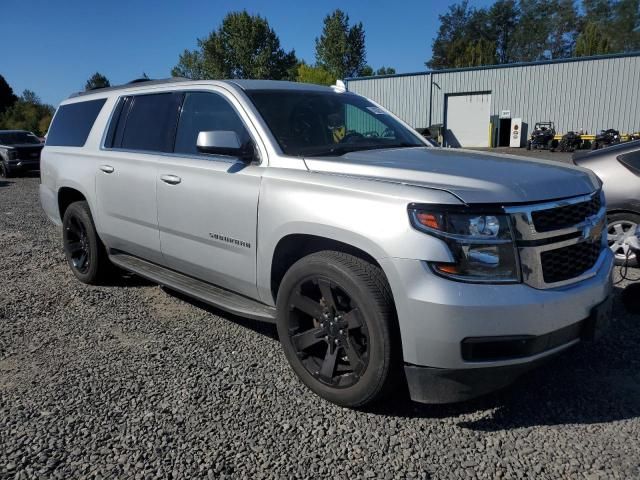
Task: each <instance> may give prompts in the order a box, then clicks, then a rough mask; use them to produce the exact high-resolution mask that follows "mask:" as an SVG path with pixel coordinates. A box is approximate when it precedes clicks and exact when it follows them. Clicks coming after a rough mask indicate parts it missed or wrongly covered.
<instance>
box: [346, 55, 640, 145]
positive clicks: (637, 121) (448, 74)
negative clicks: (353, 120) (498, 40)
mask: <svg viewBox="0 0 640 480" xmlns="http://www.w3.org/2000/svg"><path fill="white" fill-rule="evenodd" d="M431 75H433V94H432V100H431V112H430V111H429V103H430V102H429V89H430V85H431ZM347 87H348V89H349V90H350V91H353V92H356V93H359V94H361V95H364V96H366V97H369V98H371V99H372V100H374V101H375V102H377V103H379V104H381V105H382V106H384V107H385V108H387V109H389V110H391V111H392V112H393V113H395V114H396V115H398V116H399V117H400V118H402V119H403V120H405V121H406V122H407V123H409V124H410V125H412V126H413V127H427V126H429V118H431V124H436V123H444V119H445V112H444V108H445V95H447V94H451V93H473V92H491V100H492V101H491V115H495V116H497V115H499V113H500V111H501V110H510V111H511V116H512V118H515V117H521V118H522V121H523V124H524V125H525V128H528V132H530V131H531V129H532V128H533V125H534V124H535V122H538V121H546V120H550V121H553V122H555V124H556V129H557V131H558V132H561V133H565V132H567V131H569V130H579V129H581V128H582V129H584V130H586V131H587V132H588V133H595V132H596V131H598V130H601V129H606V128H615V129H618V130H620V131H621V132H623V133H627V132H634V131H638V130H640V115H639V111H640V99H639V97H640V94H639V93H638V92H640V55H635V56H633V55H631V56H618V57H615V56H614V57H607V58H595V59H594V58H591V59H587V60H581V61H568V62H558V63H541V64H528V65H522V66H512V67H507V68H477V69H465V70H458V71H445V72H432V73H429V72H426V73H424V74H417V75H398V76H389V77H382V78H376V77H371V78H366V79H351V80H348V81H347ZM430 114H431V117H430ZM488 123H489V119H487V124H488Z"/></svg>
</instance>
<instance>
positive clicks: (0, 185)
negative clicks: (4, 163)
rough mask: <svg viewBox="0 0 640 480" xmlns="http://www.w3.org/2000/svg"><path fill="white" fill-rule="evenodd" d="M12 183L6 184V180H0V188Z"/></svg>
mask: <svg viewBox="0 0 640 480" xmlns="http://www.w3.org/2000/svg"><path fill="white" fill-rule="evenodd" d="M13 183H14V182H7V181H6V180H0V188H2V187H8V186H9V185H12V184H13Z"/></svg>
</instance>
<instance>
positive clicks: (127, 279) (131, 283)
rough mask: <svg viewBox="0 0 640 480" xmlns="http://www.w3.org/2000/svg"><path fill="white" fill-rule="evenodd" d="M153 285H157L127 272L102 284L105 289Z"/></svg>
mask: <svg viewBox="0 0 640 480" xmlns="http://www.w3.org/2000/svg"><path fill="white" fill-rule="evenodd" d="M153 285H157V283H154V282H152V281H150V280H147V279H146V278H142V277H139V276H137V275H134V274H133V273H128V272H125V271H120V272H118V273H116V274H115V275H113V276H111V278H109V280H107V281H106V282H105V283H103V284H102V286H104V287H150V286H153Z"/></svg>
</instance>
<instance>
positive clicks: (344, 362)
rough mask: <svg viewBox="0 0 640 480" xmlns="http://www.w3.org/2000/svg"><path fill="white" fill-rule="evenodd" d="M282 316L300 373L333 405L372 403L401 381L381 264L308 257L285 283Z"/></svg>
mask: <svg viewBox="0 0 640 480" xmlns="http://www.w3.org/2000/svg"><path fill="white" fill-rule="evenodd" d="M327 298H328V299H329V300H327ZM277 317H278V318H277V327H278V335H279V337H280V341H281V343H282V347H283V350H284V353H285V356H286V357H287V360H288V361H289V364H290V365H291V367H292V368H293V370H294V372H295V373H296V375H297V376H298V378H299V379H300V380H301V381H302V382H303V383H304V384H305V385H306V386H307V387H309V388H310V389H311V390H312V391H313V392H315V393H316V394H317V395H319V396H320V397H322V398H324V399H326V400H328V401H330V402H332V403H335V404H337V405H340V406H344V407H363V406H365V405H371V404H372V403H374V402H376V401H378V400H380V399H381V398H383V397H384V396H386V394H387V393H389V391H390V390H391V388H392V383H393V381H394V379H397V378H402V375H394V372H393V370H395V365H396V362H398V361H400V359H401V354H400V352H399V351H398V350H399V348H396V347H395V344H396V343H397V341H396V340H395V339H396V338H397V337H396V335H395V334H394V332H395V331H396V330H395V328H394V326H395V325H396V324H395V321H396V319H395V308H394V306H393V299H392V296H391V292H390V289H389V286H388V284H387V281H386V278H385V277H384V274H383V272H382V270H380V268H379V267H377V266H375V265H372V264H370V263H368V262H366V261H364V260H362V259H360V258H358V257H354V256H353V255H349V254H346V253H342V252H335V251H322V252H318V253H314V254H311V255H309V256H307V257H304V258H302V259H301V260H299V261H297V262H296V263H295V264H294V265H293V266H292V267H291V268H290V269H289V270H288V271H287V273H286V274H285V276H284V278H283V280H282V283H281V284H280V288H279V291H278V300H277ZM327 324H328V325H327Z"/></svg>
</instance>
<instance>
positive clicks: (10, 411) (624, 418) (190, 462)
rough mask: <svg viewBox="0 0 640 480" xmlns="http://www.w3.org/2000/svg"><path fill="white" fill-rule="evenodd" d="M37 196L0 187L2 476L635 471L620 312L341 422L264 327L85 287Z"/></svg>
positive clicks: (631, 398) (127, 281) (141, 294)
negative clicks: (540, 348)
mask: <svg viewBox="0 0 640 480" xmlns="http://www.w3.org/2000/svg"><path fill="white" fill-rule="evenodd" d="M37 189H38V179H37V178H18V179H12V180H10V181H9V182H4V181H3V182H0V245H2V250H1V251H0V478H16V479H20V478H107V477H110V478H113V477H118V478H136V479H140V478H196V477H199V478H267V477H269V478H271V477H277V478H319V477H326V478H329V477H330V478H414V477H415V478H474V477H484V478H536V479H540V478H559V477H560V478H587V479H596V478H607V479H608V478H624V479H627V478H640V419H639V418H638V416H639V415H640V359H639V358H638V348H639V346H640V328H639V327H640V322H639V319H638V317H637V316H632V315H628V314H626V313H624V312H623V310H622V307H621V306H620V303H619V302H618V301H617V302H616V310H615V324H614V327H613V328H612V330H611V331H610V335H609V336H608V338H606V339H605V340H604V341H602V342H600V343H598V344H595V345H579V346H577V347H576V348H575V349H573V350H572V351H571V352H569V353H568V354H566V355H564V356H563V357H561V358H560V359H559V360H558V362H557V363H555V364H553V365H552V366H549V367H546V368H544V369H542V370H538V371H536V372H533V373H532V374H530V375H528V376H527V377H526V378H524V379H523V380H522V381H520V382H519V383H517V384H516V385H515V386H514V387H512V388H509V389H507V390H505V391H503V392H500V393H498V394H493V395H490V396H488V397H485V398H483V399H480V400H478V401H474V402H470V403H466V404H461V405H457V406H445V407H442V406H422V405H417V404H412V403H410V402H408V401H407V400H404V399H402V398H401V396H400V395H399V398H398V399H397V401H396V402H394V404H393V405H389V406H387V407H385V408H382V409H380V410H378V411H373V412H358V411H352V410H348V409H343V408H339V407H336V406H333V405H331V404H329V403H327V402H324V401H322V400H320V399H319V398H318V397H316V396H314V395H313V394H311V393H310V392H308V391H307V390H306V389H305V388H303V387H302V386H301V384H300V383H299V382H298V381H297V379H296V378H295V377H294V375H293V374H292V372H291V370H290V369H289V367H288V365H287V363H286V361H285V358H284V356H283V355H282V353H281V351H280V346H279V343H278V341H277V339H276V334H275V330H274V329H273V328H272V327H269V326H264V325H261V324H259V323H255V322H252V321H248V320H244V319H240V318H235V317H233V318H229V316H228V315H222V314H221V313H220V312H217V311H215V310H213V309H207V308H204V307H202V306H199V305H198V304H196V303H193V302H186V301H184V299H181V298H178V297H176V296H174V295H171V294H169V293H167V292H165V291H164V290H162V289H161V288H159V287H157V286H155V285H152V284H148V283H146V282H144V281H142V280H139V279H137V278H135V277H130V278H127V277H123V278H122V279H120V280H118V281H117V282H115V283H116V284H114V285H113V286H108V287H88V286H85V285H82V284H80V283H78V282H77V281H76V280H75V279H74V278H73V276H72V274H71V273H70V271H69V270H68V268H67V266H66V265H65V263H64V258H63V254H62V250H61V248H60V241H59V233H58V231H57V229H56V228H55V227H54V226H52V225H50V224H49V223H48V222H47V220H46V219H45V217H44V215H43V214H42V213H41V211H40V208H39V205H38V200H37ZM633 273H634V274H638V272H633ZM623 285H624V284H623ZM618 291H619V290H618Z"/></svg>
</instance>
